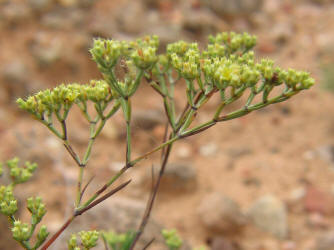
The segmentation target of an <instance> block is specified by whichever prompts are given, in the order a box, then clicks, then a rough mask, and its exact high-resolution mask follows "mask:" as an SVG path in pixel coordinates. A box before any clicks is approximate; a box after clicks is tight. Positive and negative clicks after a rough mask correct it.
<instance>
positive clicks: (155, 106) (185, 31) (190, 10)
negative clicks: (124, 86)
mask: <svg viewBox="0 0 334 250" xmlns="http://www.w3.org/2000/svg"><path fill="white" fill-rule="evenodd" d="M333 23H334V3H333V1H331V0H327V1H326V0H313V1H311V0H309V1H307V0H298V1H284V0H282V1H279V0H268V1H261V0H257V1H248V0H238V1H224V0H221V1H218V0H212V1H204V0H203V1H201V0H187V1H177V0H160V1H152V0H145V1H130V0H118V1H111V0H95V1H94V0H82V1H79V0H11V1H6V0H0V44H1V46H0V62H1V67H0V104H1V106H0V121H1V122H0V138H1V139H2V142H4V143H1V144H0V160H2V161H4V160H6V159H9V158H10V157H13V156H19V157H20V158H22V159H24V160H30V161H36V162H38V164H39V166H40V168H39V170H38V171H37V174H36V177H35V178H34V180H33V181H32V182H31V183H30V184H27V187H26V188H25V189H24V190H19V191H18V192H17V195H18V196H19V198H20V200H22V201H23V200H24V199H25V198H26V197H28V196H30V195H32V194H38V195H40V196H42V197H43V199H44V201H45V202H46V204H47V207H48V214H47V215H46V217H45V223H47V224H48V228H49V229H50V230H51V231H55V230H56V229H58V228H59V226H60V225H61V224H62V223H63V221H64V220H65V218H66V217H67V216H68V215H69V214H70V212H71V207H72V204H73V196H74V189H75V185H76V183H75V180H76V175H77V171H76V168H75V166H74V163H73V162H72V161H71V158H70V157H69V155H68V154H67V152H66V151H65V150H64V148H63V147H62V145H61V143H60V142H59V141H58V140H57V139H56V138H54V137H53V136H52V135H51V134H50V133H49V132H48V131H47V130H46V129H45V128H44V127H42V125H40V124H38V123H37V122H36V121H34V120H32V119H31V117H29V116H28V115H26V114H24V113H21V112H20V111H19V110H18V108H17V107H16V105H15V99H16V98H17V97H19V96H26V95H28V94H29V93H32V92H34V91H36V90H38V89H41V88H47V87H50V86H54V85H56V84H58V83H61V82H65V83H67V82H73V81H74V82H86V81H88V80H89V79H91V78H99V77H100V75H99V73H98V71H97V69H96V67H95V65H94V63H93V62H92V61H91V60H90V58H89V54H88V52H87V49H88V48H89V47H90V46H91V43H92V38H93V37H96V36H100V37H108V38H115V39H133V38H136V37H139V36H141V35H145V34H158V35H159V36H160V39H161V43H162V48H163V46H164V45H165V44H166V43H168V42H171V41H175V40H179V39H186V40H196V41H198V42H200V43H201V44H203V43H204V42H205V39H206V36H207V35H208V34H214V33H216V32H219V31H225V30H235V31H248V32H250V33H253V34H256V35H257V36H258V45H257V47H256V52H257V53H258V56H259V57H267V58H272V59H275V60H276V61H277V64H279V65H281V66H282V67H283V68H289V67H294V68H298V69H303V70H307V71H310V72H311V73H312V75H313V76H314V77H315V78H316V80H317V82H319V83H320V82H322V81H323V79H325V78H326V79H327V78H328V75H324V74H323V71H322V69H323V65H325V64H326V65H332V64H333V63H334V32H333ZM330 71H331V70H329V73H328V72H327V74H330V73H331V72H330ZM332 79H333V77H332ZM148 91H149V88H148V86H144V85H143V86H142V87H141V89H140V90H139V92H138V95H137V96H136V97H135V100H134V106H135V110H134V111H133V112H134V114H135V118H134V120H135V125H134V141H133V144H134V152H133V153H134V155H135V156H136V155H137V156H139V155H140V154H142V153H145V152H147V151H148V150H149V149H151V148H152V147H153V146H154V145H157V144H158V143H159V142H160V140H161V136H162V135H163V126H164V125H163V124H164V120H163V117H161V111H162V106H161V105H160V102H159V101H158V99H159V97H158V96H156V95H154V94H152V95H147V93H148ZM333 105H334V99H333V93H331V92H328V91H324V90H323V88H322V85H321V84H318V85H317V86H315V87H314V88H312V90H310V91H307V92H306V93H302V94H299V95H298V96H296V97H295V98H293V99H292V100H289V101H288V102H285V103H282V104H277V105H275V106H271V107H268V108H266V109H264V110H262V111H259V112H256V113H252V114H250V115H249V116H246V117H244V118H241V119H238V120H233V121H230V122H227V123H224V124H219V125H217V126H215V127H213V128H211V129H210V130H208V131H207V132H206V133H203V134H200V135H197V136H194V137H191V138H189V139H185V140H183V141H180V142H178V143H177V144H176V146H175V148H174V151H173V153H172V156H171V160H170V165H169V166H168V170H167V173H166V179H165V181H164V182H163V183H162V188H161V192H160V193H159V197H158V202H157V203H156V206H155V210H154V214H153V218H152V221H151V225H150V226H149V227H148V230H147V232H146V235H145V236H144V239H146V240H150V239H151V237H152V236H156V237H157V240H156V242H157V245H155V246H154V247H153V248H152V249H163V248H162V247H161V245H160V242H161V238H159V231H160V229H161V228H176V229H177V230H178V232H179V233H180V235H181V236H182V238H183V239H184V240H185V241H186V242H187V243H186V244H185V247H184V248H185V249H189V246H194V247H195V246H200V245H206V246H208V247H209V248H212V249H215V250H237V249H243V250H276V249H277V250H297V249H303V250H331V249H334V117H333V115H332V114H333ZM147 110H150V112H147ZM205 111H206V113H207V114H205V113H204V114H203V115H202V116H200V117H199V119H203V120H206V117H207V116H209V114H210V111H213V105H212V104H210V103H209V104H208V105H207V107H205ZM69 127H70V128H69V129H70V135H71V139H72V141H73V143H74V145H75V147H76V148H77V149H78V150H79V152H81V151H82V150H83V149H84V148H85V145H86V139H85V137H84V135H86V131H87V128H86V127H85V124H83V123H81V122H80V119H79V117H78V115H77V114H76V113H74V114H73V116H72V120H71V123H70V125H69ZM123 142H124V127H123V126H122V117H121V115H118V116H116V117H115V120H113V121H111V122H110V123H109V124H108V125H107V127H106V128H105V130H104V132H103V133H102V136H101V137H100V138H99V140H98V141H97V144H96V145H95V148H94V152H93V155H92V159H91V161H90V164H89V166H88V167H89V170H88V174H87V178H88V177H89V176H90V175H92V174H93V173H95V174H96V177H95V179H94V181H93V183H92V184H91V187H90V191H91V192H92V191H93V190H94V189H96V188H97V187H99V185H100V184H101V183H103V182H104V181H105V180H106V178H107V177H108V176H109V175H110V174H111V173H112V172H115V171H117V170H118V169H119V167H120V166H121V165H122V162H123V160H124V158H123V149H124V148H125V145H124V143H123ZM120 149H121V150H120ZM120 151H122V152H120ZM158 160H159V155H158V154H156V155H153V156H152V157H150V158H149V159H148V160H146V161H144V162H142V163H141V164H140V165H139V166H138V167H136V168H134V169H133V171H130V172H129V174H128V175H127V176H126V177H124V180H127V179H128V178H129V177H131V178H132V179H133V182H132V183H131V185H129V187H128V188H127V189H126V190H124V191H122V193H121V194H120V195H118V197H115V198H114V199H111V200H110V201H108V202H107V203H108V205H106V206H100V207H97V208H96V210H92V211H91V213H90V214H89V215H87V216H86V217H82V218H80V219H79V220H78V222H77V223H76V224H74V225H73V228H72V229H71V230H73V231H78V230H81V229H90V228H96V227H98V228H100V227H102V228H105V229H107V228H114V229H115V230H125V229H127V228H129V227H132V228H133V227H134V226H135V224H136V223H138V218H139V217H140V214H141V213H142V211H143V210H144V208H145V201H146V199H147V197H148V194H149V187H150V182H151V176H150V174H151V166H152V164H154V163H157V162H158ZM171 187H172V188H171ZM22 203H23V202H22ZM22 203H21V204H22ZM21 214H22V216H23V218H27V214H26V212H25V211H24V208H22V210H21ZM0 220H1V229H0V230H1V232H0V249H16V248H15V247H16V243H14V244H12V242H10V241H9V240H8V237H9V236H8V235H7V233H6V232H7V228H6V227H7V224H6V223H7V222H6V221H5V220H4V219H3V218H0ZM68 231H70V230H68ZM64 238H65V237H64ZM54 249H64V247H63V245H62V243H58V245H56V246H55V247H54Z"/></svg>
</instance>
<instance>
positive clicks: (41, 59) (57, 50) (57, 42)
mask: <svg viewBox="0 0 334 250" xmlns="http://www.w3.org/2000/svg"><path fill="white" fill-rule="evenodd" d="M63 47H64V44H63V41H62V40H61V39H59V37H55V36H53V35H51V34H47V33H44V32H41V33H37V35H36V37H35V39H34V41H33V42H32V44H31V47H30V52H31V54H32V55H33V56H34V58H35V60H36V61H37V63H38V64H39V65H40V66H43V67H46V66H50V65H51V64H53V63H55V62H56V61H57V60H59V59H60V58H61V57H62V51H63Z"/></svg>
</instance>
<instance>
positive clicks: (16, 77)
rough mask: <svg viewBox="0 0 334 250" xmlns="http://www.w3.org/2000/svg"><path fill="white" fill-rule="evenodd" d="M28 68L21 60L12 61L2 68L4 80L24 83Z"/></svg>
mask: <svg viewBox="0 0 334 250" xmlns="http://www.w3.org/2000/svg"><path fill="white" fill-rule="evenodd" d="M27 74H28V69H27V66H26V64H24V63H23V62H22V61H19V60H17V61H12V62H10V63H8V64H5V65H4V66H3V68H2V76H3V78H4V80H5V81H7V82H12V83H25V82H26V81H27Z"/></svg>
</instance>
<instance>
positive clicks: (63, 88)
mask: <svg viewBox="0 0 334 250" xmlns="http://www.w3.org/2000/svg"><path fill="white" fill-rule="evenodd" d="M112 98H113V93H112V91H111V89H110V87H109V85H108V84H107V83H106V82H105V81H103V80H92V81H91V82H90V83H89V84H77V83H73V84H68V85H65V84H62V85H59V86H57V87H55V88H54V89H52V90H50V89H47V90H44V91H40V92H38V93H37V94H35V95H33V96H29V97H28V98H27V99H26V100H23V99H21V98H19V99H17V103H18V105H19V107H20V108H21V109H24V110H26V111H28V112H29V113H31V114H33V115H34V116H35V117H36V118H37V119H40V120H42V119H44V116H45V115H46V116H50V115H51V114H52V113H59V112H60V110H61V109H62V108H63V109H64V112H67V111H68V110H69V109H70V107H71V106H72V104H73V103H85V102H87V101H88V100H89V101H92V102H94V103H104V102H108V101H110V100H111V99H112Z"/></svg>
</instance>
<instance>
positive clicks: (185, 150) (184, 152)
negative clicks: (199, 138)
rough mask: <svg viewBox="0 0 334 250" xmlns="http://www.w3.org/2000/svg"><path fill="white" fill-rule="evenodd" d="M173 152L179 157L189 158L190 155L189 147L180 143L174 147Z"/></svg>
mask: <svg viewBox="0 0 334 250" xmlns="http://www.w3.org/2000/svg"><path fill="white" fill-rule="evenodd" d="M175 153H176V155H177V156H178V157H180V158H189V157H190V156H191V147H190V146H188V145H180V146H178V147H177V148H176V150H175Z"/></svg>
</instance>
